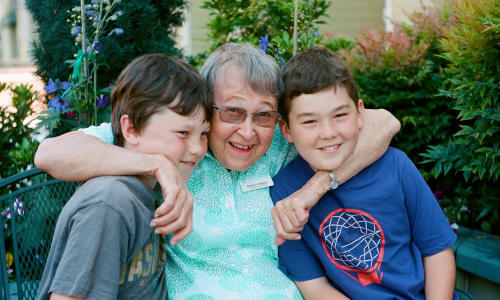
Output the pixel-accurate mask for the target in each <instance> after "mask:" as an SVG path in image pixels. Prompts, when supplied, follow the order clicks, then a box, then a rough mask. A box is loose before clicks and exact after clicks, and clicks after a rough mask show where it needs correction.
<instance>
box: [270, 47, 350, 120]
mask: <svg viewBox="0 0 500 300" xmlns="http://www.w3.org/2000/svg"><path fill="white" fill-rule="evenodd" d="M283 83H284V87H285V91H284V93H283V95H282V96H281V97H280V100H279V105H278V110H279V112H280V114H281V117H282V118H283V119H284V120H285V121H286V122H288V114H289V113H290V108H291V102H292V100H293V98H295V97H298V96H300V95H302V94H314V93H316V92H320V91H322V90H325V89H328V88H331V87H333V88H334V89H336V88H337V87H339V86H340V87H344V88H345V89H346V91H347V94H348V95H349V97H351V99H352V100H353V101H354V103H355V104H356V107H358V106H357V105H358V100H359V96H358V91H357V89H356V85H355V83H354V77H353V76H352V73H351V71H350V70H349V67H348V66H347V64H346V63H345V62H344V60H342V58H340V57H338V56H337V55H336V54H334V53H333V52H332V51H330V50H328V49H326V48H324V47H314V48H311V49H308V50H305V51H302V52H301V53H298V54H297V55H295V56H294V57H292V59H291V60H290V61H289V62H288V63H287V64H286V66H285V68H284V69H283Z"/></svg>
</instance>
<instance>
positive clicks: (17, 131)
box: [0, 83, 38, 194]
mask: <svg viewBox="0 0 500 300" xmlns="http://www.w3.org/2000/svg"><path fill="white" fill-rule="evenodd" d="M0 92H10V93H11V94H12V107H7V106H2V107H0V133H1V134H0V149H2V151H1V152H0V179H5V178H7V177H9V176H12V175H14V174H17V173H19V172H21V171H23V170H26V169H27V168H29V167H30V166H32V165H33V157H34V154H35V151H36V148H37V146H38V142H37V141H36V140H35V139H33V137H32V134H33V133H34V132H33V129H32V128H31V127H29V126H25V125H24V121H25V119H26V117H27V116H30V115H33V114H34V111H33V109H32V104H33V102H34V101H35V100H38V93H36V92H34V91H33V88H32V86H30V85H19V86H8V85H7V84H5V83H0ZM12 108H14V110H12ZM4 193H6V191H4V190H2V191H0V194H4Z"/></svg>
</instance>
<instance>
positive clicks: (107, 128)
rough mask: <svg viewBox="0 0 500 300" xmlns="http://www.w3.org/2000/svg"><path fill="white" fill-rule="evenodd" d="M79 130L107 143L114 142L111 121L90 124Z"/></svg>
mask: <svg viewBox="0 0 500 300" xmlns="http://www.w3.org/2000/svg"><path fill="white" fill-rule="evenodd" d="M79 130H80V131H82V132H83V133H85V134H88V135H91V136H94V137H96V138H98V139H100V140H101V141H103V142H106V143H108V144H113V143H114V135H113V128H112V127H111V123H101V125H99V126H90V127H87V128H83V129H79Z"/></svg>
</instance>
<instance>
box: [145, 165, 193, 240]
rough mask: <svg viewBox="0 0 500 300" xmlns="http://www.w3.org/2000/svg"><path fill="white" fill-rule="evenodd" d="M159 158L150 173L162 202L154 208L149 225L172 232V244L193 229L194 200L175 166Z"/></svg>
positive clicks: (167, 232)
mask: <svg viewBox="0 0 500 300" xmlns="http://www.w3.org/2000/svg"><path fill="white" fill-rule="evenodd" d="M160 160H161V163H160V164H159V166H158V168H156V169H154V170H153V174H152V175H153V176H154V177H155V179H156V181H158V183H159V184H160V185H161V189H162V193H163V203H162V204H161V205H160V207H158V208H157V209H156V211H155V218H154V219H153V220H152V221H151V226H154V227H156V229H155V232H156V233H159V234H164V235H166V234H170V233H173V234H174V236H173V238H172V239H171V240H170V245H172V246H173V245H175V244H177V243H178V242H180V241H182V240H183V239H184V238H185V237H186V236H188V235H189V234H190V233H191V231H192V230H193V202H194V201H193V196H192V195H191V193H190V192H189V190H188V188H187V186H186V183H185V179H184V178H183V177H182V176H181V174H180V172H179V170H178V169H177V167H176V166H175V165H174V164H173V163H172V162H171V161H170V160H169V159H165V158H163V159H162V158H160Z"/></svg>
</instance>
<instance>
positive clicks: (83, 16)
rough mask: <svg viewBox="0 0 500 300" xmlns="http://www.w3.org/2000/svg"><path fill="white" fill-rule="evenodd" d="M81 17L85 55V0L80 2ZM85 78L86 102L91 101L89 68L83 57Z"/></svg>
mask: <svg viewBox="0 0 500 300" xmlns="http://www.w3.org/2000/svg"><path fill="white" fill-rule="evenodd" d="M80 8H81V9H80V16H81V18H82V51H83V53H85V51H86V49H87V47H86V46H87V45H86V39H87V36H86V32H85V20H86V16H85V0H80ZM83 76H84V77H85V102H88V101H89V99H88V98H89V84H88V81H87V79H88V66H87V58H86V57H85V56H84V57H83Z"/></svg>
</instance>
